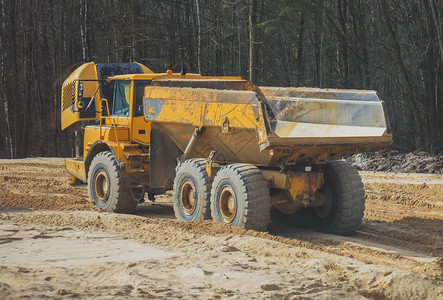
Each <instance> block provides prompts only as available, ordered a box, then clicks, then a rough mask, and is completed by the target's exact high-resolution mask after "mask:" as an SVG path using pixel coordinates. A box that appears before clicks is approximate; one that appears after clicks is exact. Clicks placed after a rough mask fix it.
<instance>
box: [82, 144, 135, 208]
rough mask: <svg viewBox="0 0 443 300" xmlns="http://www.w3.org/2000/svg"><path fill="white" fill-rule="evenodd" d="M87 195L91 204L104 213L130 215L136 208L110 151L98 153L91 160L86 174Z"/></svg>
mask: <svg viewBox="0 0 443 300" xmlns="http://www.w3.org/2000/svg"><path fill="white" fill-rule="evenodd" d="M88 194H89V198H90V199H91V200H92V202H94V203H95V205H96V206H98V207H99V208H101V209H103V210H105V211H112V212H118V213H131V212H133V211H134V210H135V208H136V206H137V202H136V201H134V199H133V197H131V194H130V191H129V188H128V187H127V186H126V185H125V184H124V183H123V180H122V177H121V173H120V171H119V167H118V165H117V160H116V159H115V157H114V155H113V154H112V153H111V152H110V151H104V152H100V153H99V154H97V155H96V156H95V157H94V159H93V160H92V162H91V166H90V167H89V172H88Z"/></svg>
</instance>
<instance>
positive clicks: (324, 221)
mask: <svg viewBox="0 0 443 300" xmlns="http://www.w3.org/2000/svg"><path fill="white" fill-rule="evenodd" d="M324 179H325V183H324V185H323V187H322V188H321V192H322V193H324V194H325V195H326V205H324V206H321V207H316V208H313V209H312V212H313V215H314V219H315V222H314V223H315V228H316V229H317V230H319V231H323V232H328V233H334V234H339V235H349V234H352V233H355V232H356V231H357V230H358V228H359V227H360V225H361V222H362V220H363V215H364V211H365V191H364V188H363V183H362V181H361V177H360V175H359V174H358V171H357V169H355V168H354V167H353V166H352V165H351V164H350V163H348V162H346V161H344V160H337V161H328V162H327V163H326V165H325V168H324Z"/></svg>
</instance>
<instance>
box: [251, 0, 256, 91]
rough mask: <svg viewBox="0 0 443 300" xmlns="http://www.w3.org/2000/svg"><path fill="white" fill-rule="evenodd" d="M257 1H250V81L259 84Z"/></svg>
mask: <svg viewBox="0 0 443 300" xmlns="http://www.w3.org/2000/svg"><path fill="white" fill-rule="evenodd" d="M256 22H257V0H249V81H251V82H253V83H256V82H257V72H256V45H255V43H256V28H255V27H256Z"/></svg>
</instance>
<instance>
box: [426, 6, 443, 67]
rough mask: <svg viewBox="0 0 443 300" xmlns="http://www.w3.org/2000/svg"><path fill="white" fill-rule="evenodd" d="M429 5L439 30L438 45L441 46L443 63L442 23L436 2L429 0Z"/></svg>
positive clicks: (442, 60)
mask: <svg viewBox="0 0 443 300" xmlns="http://www.w3.org/2000/svg"><path fill="white" fill-rule="evenodd" d="M429 6H430V7H431V12H432V19H433V20H434V25H435V31H436V32H437V40H438V45H439V47H440V59H441V62H442V63H443V40H442V39H443V37H442V32H441V24H440V21H439V19H438V16H437V11H436V9H435V3H434V1H433V0H429Z"/></svg>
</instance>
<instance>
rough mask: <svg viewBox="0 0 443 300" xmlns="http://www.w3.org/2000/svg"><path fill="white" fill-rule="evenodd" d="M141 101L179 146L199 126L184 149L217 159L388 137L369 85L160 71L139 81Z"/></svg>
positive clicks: (286, 153)
mask: <svg viewBox="0 0 443 300" xmlns="http://www.w3.org/2000/svg"><path fill="white" fill-rule="evenodd" d="M199 81H200V82H199ZM181 86H191V87H181ZM144 101H145V108H146V111H145V115H146V117H147V119H148V120H149V121H151V122H152V123H156V124H158V126H159V127H160V128H161V129H162V131H163V132H165V133H166V134H167V135H168V136H169V137H170V138H171V139H172V140H173V141H174V142H175V143H176V144H177V146H178V147H179V148H180V149H181V150H182V151H184V150H185V148H186V146H187V143H188V141H189V140H190V138H191V136H192V133H193V131H194V128H195V127H199V128H202V131H201V134H200V137H199V143H198V144H197V145H196V147H194V149H193V151H192V152H191V153H190V157H208V156H209V153H210V152H211V151H212V150H214V151H216V153H217V154H216V156H215V158H214V159H215V161H218V162H222V163H234V162H244V163H250V164H254V165H258V166H264V167H275V166H279V164H280V163H281V161H282V160H283V161H284V162H285V163H286V164H289V165H295V164H296V163H298V162H302V161H304V162H307V161H309V162H310V163H314V164H317V163H324V162H326V160H327V158H329V157H330V156H333V155H338V154H350V153H356V152H362V151H365V150H366V149H368V148H375V147H385V146H387V145H390V144H391V142H392V135H391V133H390V128H389V123H388V122H387V118H386V115H385V109H384V104H383V102H382V101H381V100H380V99H379V97H378V95H377V93H376V92H374V91H354V90H329V89H309V88H270V87H260V88H258V87H251V85H250V83H248V82H246V81H238V80H236V81H226V80H217V79H209V80H208V79H206V80H194V81H192V82H189V81H183V80H172V79H171V80H166V79H162V80H159V81H157V82H155V81H154V82H153V86H147V87H146V88H145V98H144ZM224 126H225V127H226V128H225V129H224Z"/></svg>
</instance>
